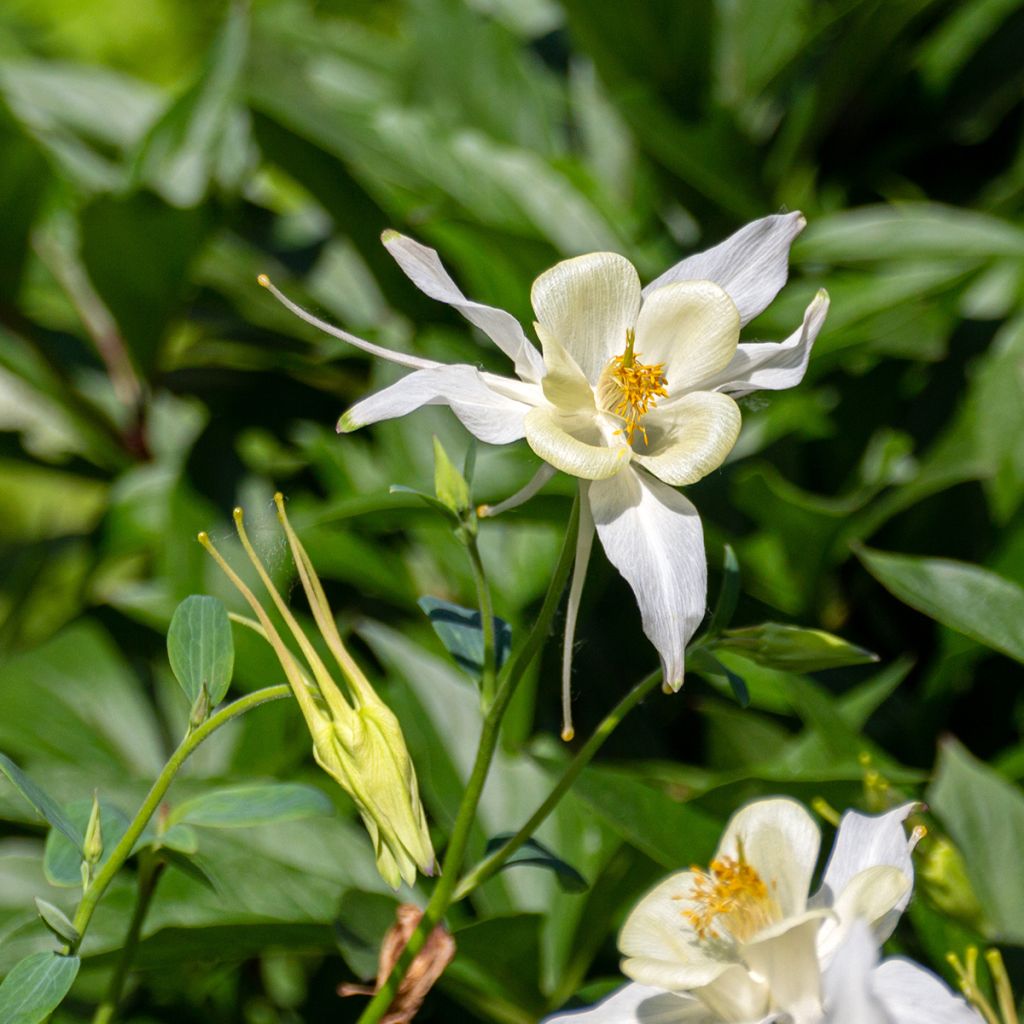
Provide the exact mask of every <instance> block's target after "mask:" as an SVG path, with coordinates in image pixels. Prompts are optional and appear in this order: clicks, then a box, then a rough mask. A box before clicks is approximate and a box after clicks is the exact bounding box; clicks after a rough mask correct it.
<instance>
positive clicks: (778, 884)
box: [549, 799, 980, 1024]
mask: <svg viewBox="0 0 1024 1024" xmlns="http://www.w3.org/2000/svg"><path fill="white" fill-rule="evenodd" d="M913 806H914V805H913V804H906V805H904V806H902V807H898V808H895V809H894V810H892V811H890V812H888V813H887V814H882V815H878V816H875V817H870V816H867V815H863V814H859V813H856V812H848V813H847V814H846V815H844V816H843V819H842V821H841V822H840V826H839V831H838V834H837V836H836V841H835V845H834V846H833V848H832V853H831V855H830V857H829V861H828V864H827V866H826V868H825V872H824V876H823V878H822V885H821V888H820V889H819V890H818V892H817V893H816V894H815V895H814V896H811V897H809V896H808V893H809V890H810V883H811V876H812V873H813V871H814V866H815V863H816V861H817V856H818V847H819V842H820V833H819V830H818V826H817V825H816V824H815V822H814V820H813V819H812V818H811V816H810V815H809V814H808V813H807V811H806V810H805V809H804V808H803V807H802V806H801V805H800V804H798V803H797V802H796V801H793V800H788V799H770V800H759V801H756V802H754V803H751V804H749V805H748V806H747V807H744V808H742V809H741V810H740V811H738V812H737V813H736V814H735V815H733V817H732V819H731V820H730V821H729V823H728V825H727V826H726V830H725V833H724V835H723V836H722V840H721V842H720V843H719V847H718V851H717V853H716V854H715V857H714V859H713V860H712V862H711V866H710V868H709V869H708V870H707V871H703V870H701V869H699V868H693V869H691V870H690V871H683V872H680V873H678V874H676V875H672V876H671V877H669V878H668V879H666V880H665V881H664V882H661V883H660V884H659V885H657V886H656V887H655V888H654V889H653V890H652V891H651V892H649V893H648V894H647V895H646V896H645V897H644V898H643V899H642V900H641V901H640V903H639V904H638V905H637V907H636V908H635V909H634V910H633V912H632V913H631V914H630V916H629V918H628V919H627V920H626V923H625V925H624V926H623V929H622V932H621V934H620V936H619V948H620V949H621V950H622V952H623V953H624V954H625V959H624V960H623V964H622V969H623V972H624V973H625V974H626V975H628V976H629V977H630V978H632V979H634V982H636V984H632V985H627V986H625V988H623V989H620V990H619V991H618V992H616V993H614V994H613V995H612V996H610V997H609V998H608V999H606V1000H605V1001H604V1002H603V1003H600V1004H599V1005H598V1006H595V1007H592V1008H591V1009H589V1010H584V1011H580V1012H577V1013H570V1014H559V1015H557V1016H555V1017H552V1018H549V1021H550V1022H552V1024H553V1022H555V1021H570V1020H571V1021H575V1022H577V1024H769V1022H779V1024H783V1022H784V1024H924V1022H925V1021H927V1022H929V1024H979V1021H980V1018H979V1017H978V1016H977V1014H976V1013H975V1012H974V1011H973V1010H971V1009H970V1008H968V1007H967V1005H966V1004H965V1003H964V1002H963V1001H962V1000H960V999H958V998H956V997H954V996H953V995H952V994H951V993H950V992H949V990H948V989H946V987H945V986H944V985H943V984H942V983H941V982H940V981H939V980H938V979H937V978H936V977H935V976H934V975H932V974H930V973H929V972H928V971H925V970H924V969H923V968H920V967H918V966H917V965H916V964H912V963H911V962H909V961H906V960H900V959H895V960H887V961H885V962H884V963H882V964H881V965H878V964H877V960H878V948H879V945H880V944H881V942H883V941H884V940H885V939H886V938H887V937H888V936H889V934H890V933H891V932H892V928H893V927H894V925H895V923H896V920H897V919H898V917H899V915H900V913H901V912H902V911H903V909H904V908H905V907H906V904H907V901H908V900H909V897H910V891H911V888H912V885H913V865H912V863H911V859H910V850H911V842H910V841H908V840H907V837H906V834H905V832H904V829H903V821H904V819H905V818H906V816H907V814H908V813H909V812H910V810H911V808H912V807H913Z"/></svg>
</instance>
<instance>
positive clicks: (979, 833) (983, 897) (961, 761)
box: [927, 739, 1024, 943]
mask: <svg viewBox="0 0 1024 1024" xmlns="http://www.w3.org/2000/svg"><path fill="white" fill-rule="evenodd" d="M927 801H928V804H929V806H930V807H931V808H932V810H933V811H934V812H935V814H936V815H937V816H938V817H939V818H940V819H941V821H942V823H943V825H945V826H946V828H947V829H948V830H949V834H950V835H951V836H952V837H953V840H954V841H955V842H956V844H957V846H958V847H959V848H960V850H961V851H962V853H963V855H964V862H965V864H966V867H967V873H968V876H969V877H970V880H971V882H972V883H973V886H974V891H975V893H976V894H977V896H978V899H979V901H980V902H981V905H982V907H983V908H984V910H985V915H986V917H987V919H988V922H989V924H990V925H991V934H990V935H989V938H992V939H997V940H1002V941H1006V942H1018V943H1020V942H1024V875H1022V874H1021V872H1020V837H1021V836H1022V835H1024V792H1021V790H1020V789H1019V787H1017V786H1014V785H1013V783H1011V782H1008V781H1007V780H1006V779H1004V778H1002V777H1001V776H1000V775H997V774H996V773H995V772H994V771H992V769H991V768H989V767H988V766H987V765H985V764H982V763H981V762H980V761H978V760H976V759H975V758H974V757H972V756H971V755H970V753H969V752H968V751H967V750H966V749H965V748H964V747H962V746H961V745H960V744H959V743H957V742H956V741H955V740H952V739H950V740H947V741H946V742H945V743H944V744H943V745H942V749H941V753H940V755H939V768H938V775H937V777H936V779H935V782H934V783H933V784H932V786H931V788H930V789H929V790H928V793H927Z"/></svg>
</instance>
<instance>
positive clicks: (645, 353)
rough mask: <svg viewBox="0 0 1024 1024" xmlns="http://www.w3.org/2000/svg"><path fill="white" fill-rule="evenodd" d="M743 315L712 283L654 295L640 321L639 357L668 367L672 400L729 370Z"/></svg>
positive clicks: (681, 286) (650, 295)
mask: <svg viewBox="0 0 1024 1024" xmlns="http://www.w3.org/2000/svg"><path fill="white" fill-rule="evenodd" d="M739 340H740V315H739V313H738V312H737V310H736V306H735V305H734V303H733V301H732V299H730V298H729V296H728V295H727V294H726V293H725V292H724V291H723V290H722V289H721V288H720V287H719V286H718V285H717V284H714V283H713V282H712V281H680V282H679V283H677V284H669V285H666V286H665V287H664V288H659V289H657V290H656V291H653V292H649V293H648V294H647V296H646V297H645V298H644V304H643V306H641V307H640V315H639V316H638V317H637V321H636V350H635V351H636V355H637V358H638V359H639V360H640V361H641V362H643V363H647V364H651V363H662V364H664V367H665V371H664V372H665V379H666V383H667V387H668V393H669V397H670V398H671V397H672V396H673V395H675V394H676V393H677V392H679V391H681V390H684V389H688V388H691V387H694V386H697V385H699V384H700V382H701V381H703V380H705V379H707V378H709V377H713V376H714V375H715V374H717V373H720V372H721V371H722V370H724V369H725V368H726V367H727V366H728V365H729V363H730V361H731V360H732V357H733V356H734V355H735V354H736V343H737V342H738V341H739Z"/></svg>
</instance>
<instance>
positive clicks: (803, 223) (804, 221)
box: [793, 210, 807, 231]
mask: <svg viewBox="0 0 1024 1024" xmlns="http://www.w3.org/2000/svg"><path fill="white" fill-rule="evenodd" d="M793 212H794V213H795V214H796V222H797V223H798V224H799V225H800V230H801V231H803V229H804V228H805V227H807V218H806V217H805V216H804V215H803V214H802V213H801V212H800V211H799V210H794V211H793Z"/></svg>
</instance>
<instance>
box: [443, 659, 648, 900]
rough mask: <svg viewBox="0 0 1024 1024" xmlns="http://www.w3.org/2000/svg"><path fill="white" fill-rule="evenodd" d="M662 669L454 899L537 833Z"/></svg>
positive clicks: (613, 715)
mask: <svg viewBox="0 0 1024 1024" xmlns="http://www.w3.org/2000/svg"><path fill="white" fill-rule="evenodd" d="M661 678H662V672H661V669H660V668H659V669H657V670H656V671H654V672H652V673H651V674H650V675H649V676H646V677H645V678H644V679H642V680H641V681H640V682H639V683H637V684H636V686H634V687H633V689H632V690H630V691H629V693H627V694H626V696H625V697H623V698H622V700H620V701H619V703H618V704H616V705H615V707H614V708H613V709H612V710H611V711H610V712H609V713H608V714H607V715H606V716H605V718H604V720H603V721H602V722H601V724H600V725H599V726H598V727H597V728H596V729H595V730H594V733H593V735H592V736H591V737H590V739H588V740H587V742H586V743H584V744H583V746H582V747H580V749H579V750H578V751H577V752H576V755H575V757H573V759H572V760H571V761H570V762H569V764H568V766H567V767H566V769H565V771H564V772H563V773H562V777H561V778H560V779H559V780H558V782H557V783H556V784H555V787H554V789H552V790H551V792H550V793H549V794H548V795H547V797H545V799H544V802H543V803H542V804H541V805H540V806H539V807H538V808H537V810H535V811H534V812H533V814H532V815H531V816H530V820H529V821H527V823H526V824H525V825H523V827H522V828H521V829H520V830H519V831H518V832H517V833H516V834H515V835H514V836H513V837H512V838H511V839H509V840H508V842H506V843H505V845H504V846H501V847H499V848H498V849H497V850H495V851H494V853H492V854H491V855H490V856H489V857H487V858H485V859H484V860H482V861H481V862H480V863H479V864H478V865H477V866H476V867H475V868H473V870H472V871H470V872H469V873H468V874H467V875H466V876H465V877H464V878H463V879H462V881H461V882H459V884H458V885H457V886H456V888H455V897H454V899H453V901H452V902H453V903H454V902H458V901H459V900H461V899H464V898H465V897H466V896H468V895H469V894H470V893H471V892H472V891H473V890H474V889H475V888H476V887H477V886H478V885H481V884H482V883H484V882H486V881H487V879H488V878H490V877H491V876H492V875H493V874H494V873H495V872H496V871H498V870H499V869H500V868H501V866H502V865H503V864H504V863H505V862H506V861H507V860H508V859H509V857H511V856H512V854H514V853H515V852H516V850H518V849H519V848H520V847H521V846H522V845H523V843H525V842H526V841H527V840H528V839H530V838H531V837H532V836H533V834H534V832H536V831H537V829H538V828H540V826H541V825H542V824H543V823H544V820H545V819H546V818H547V816H548V815H549V814H550V813H551V812H552V811H553V810H554V809H555V808H556V807H557V806H558V803H559V801H560V800H561V799H562V797H563V796H565V794H566V793H567V792H568V791H569V788H570V787H571V786H572V784H573V783H574V782H575V781H576V779H577V778H578V776H579V774H580V772H582V771H583V769H584V768H586V766H587V765H588V764H589V763H590V761H591V759H592V758H593V757H594V755H595V754H596V753H597V752H598V750H600V749H601V746H602V744H603V743H604V741H605V740H606V739H608V737H609V736H611V734H612V733H613V732H614V731H615V729H616V728H617V727H618V725H619V723H620V722H621V721H622V720H623V718H625V717H626V715H627V714H629V712H630V711H632V710H633V708H635V707H636V706H637V704H639V703H640V702H641V701H642V700H643V699H644V698H645V697H646V696H647V695H648V694H649V693H650V692H651V691H652V690H653V689H654V688H655V687H656V686H657V685H658V684H659V683H660V682H661Z"/></svg>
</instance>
